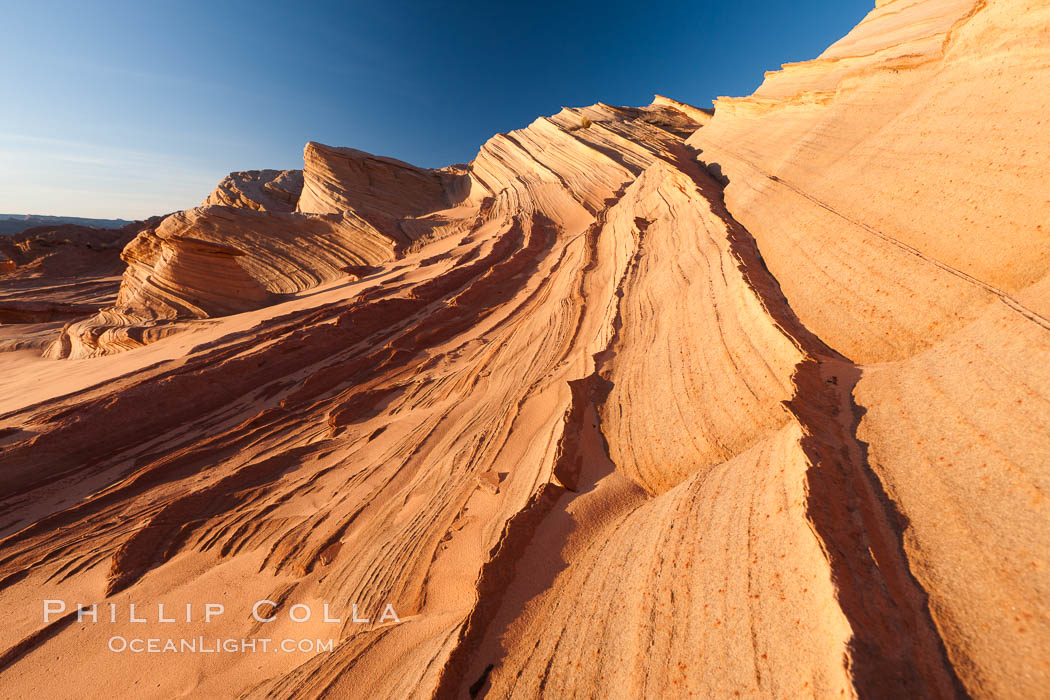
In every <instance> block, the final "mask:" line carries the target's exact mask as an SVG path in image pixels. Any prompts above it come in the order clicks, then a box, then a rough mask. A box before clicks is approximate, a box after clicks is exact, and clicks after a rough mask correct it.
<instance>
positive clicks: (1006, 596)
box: [688, 0, 1050, 697]
mask: <svg viewBox="0 0 1050 700" xmlns="http://www.w3.org/2000/svg"><path fill="white" fill-rule="evenodd" d="M1048 27H1050V7H1047V6H1046V5H1045V4H1042V3H1032V2H1023V1H1022V2H1018V1H1014V0H989V1H988V2H983V1H982V2H974V1H972V0H963V1H960V0H934V1H928V2H914V1H911V0H894V1H892V2H880V3H879V4H878V7H877V8H876V9H875V10H874V11H872V12H871V13H870V14H869V15H868V17H867V18H865V20H864V21H863V22H862V23H861V24H859V25H858V26H857V27H856V28H855V29H854V30H853V31H852V32H850V33H849V35H847V36H846V37H844V38H843V39H842V40H841V41H839V42H837V43H836V44H834V45H833V46H831V47H830V48H829V49H828V50H827V51H825V52H824V53H823V54H822V55H821V56H820V57H819V58H817V59H815V60H813V61H807V62H804V63H796V64H790V65H787V66H785V67H784V69H783V70H782V71H779V72H775V73H769V74H767V75H766V80H765V82H764V83H763V85H762V86H761V87H760V88H759V90H758V91H756V92H755V94H754V95H752V96H750V97H746V98H741V99H720V100H719V101H718V102H717V104H716V113H715V117H714V119H713V120H712V121H711V123H710V124H709V125H707V126H706V127H704V128H703V129H701V130H699V131H698V132H697V133H696V134H695V135H694V136H692V137H691V138H690V139H689V141H688V142H689V144H690V145H691V146H693V147H694V148H696V149H699V154H698V157H699V159H700V160H701V161H702V162H703V163H705V164H706V165H707V166H708V168H709V169H711V170H712V171H714V172H715V173H717V174H719V175H720V176H721V177H723V178H725V179H727V180H728V185H727V187H726V202H727V206H728V208H729V211H730V213H731V214H732V215H733V216H734V217H735V218H736V219H737V220H739V221H740V222H741V223H742V224H744V225H745V226H746V227H747V229H748V231H750V233H751V234H752V235H753V236H754V238H755V240H756V242H757V244H758V247H759V249H760V250H761V252H762V255H763V258H764V260H765V262H766V265H767V266H768V267H769V270H770V271H771V272H772V273H773V274H774V276H776V278H777V280H778V282H779V284H780V287H781V289H782V290H783V292H784V294H785V296H786V298H787V300H788V302H789V303H790V304H791V306H792V308H793V309H794V311H795V313H796V314H798V316H799V318H800V320H801V321H802V322H803V323H804V324H805V325H806V326H807V327H808V328H809V329H811V330H812V331H813V332H814V333H816V334H817V335H819V336H820V337H821V338H822V339H823V340H824V341H825V342H827V343H828V344H829V345H830V346H832V347H833V348H835V349H836V350H838V351H840V352H842V353H843V354H845V355H846V356H848V357H850V358H851V359H853V360H854V361H857V362H860V363H870V364H865V365H864V366H863V374H862V376H861V379H860V381H859V383H858V385H857V388H856V390H855V392H854V398H855V401H856V403H857V404H858V405H859V406H860V407H861V408H862V411H863V416H862V417H861V418H860V420H859V426H858V429H857V435H858V438H859V439H860V440H862V441H863V442H864V443H866V445H867V451H868V452H867V457H868V460H869V463H870V465H871V468H872V470H873V472H874V475H875V476H876V477H877V478H878V479H879V481H880V482H881V483H882V485H883V488H884V489H885V491H886V497H887V498H888V499H889V500H890V501H892V502H893V504H894V507H895V508H896V509H898V510H900V511H901V512H902V514H903V515H902V517H901V518H900V521H899V522H900V527H901V528H902V544H903V548H904V551H905V553H906V556H907V558H908V561H909V565H910V572H911V574H912V576H914V578H915V582H916V584H917V585H918V586H919V587H920V589H921V590H923V591H924V592H925V593H926V595H928V605H929V608H930V611H931V616H932V620H933V622H934V624H935V625H936V628H937V631H938V633H939V635H940V636H941V639H942V640H943V643H944V645H945V649H946V653H947V656H948V658H949V659H950V661H951V663H952V664H953V666H954V667H955V669H956V672H957V674H958V677H959V678H960V681H961V682H962V684H963V686H964V687H965V688H966V689H967V690H968V691H969V692H971V693H972V694H974V695H976V696H988V697H1026V696H1030V695H1032V694H1036V695H1038V694H1040V693H1041V692H1042V691H1041V690H1040V688H1045V687H1046V684H1047V682H1048V679H1050V675H1048V674H1050V668H1048V666H1050V664H1048V661H1047V658H1046V656H1045V655H1040V654H1039V653H1038V652H1037V651H1036V650H1037V649H1038V648H1040V647H1045V645H1046V640H1047V638H1048V635H1050V620H1048V618H1047V610H1048V607H1050V598H1048V594H1050V580H1048V578H1047V573H1046V572H1047V557H1048V553H1050V528H1048V527H1047V522H1048V518H1050V503H1048V502H1047V501H1046V500H1045V499H1044V498H1043V496H1042V494H1044V493H1046V489H1047V487H1048V486H1050V482H1048V477H1050V474H1048V471H1047V468H1046V466H1045V465H1046V455H1047V454H1048V453H1050V430H1048V429H1047V428H1048V422H1047V415H1048V414H1047V411H1046V410H1045V409H1046V407H1047V403H1046V401H1047V396H1048V386H1050V371H1048V369H1047V367H1048V364H1047V360H1048V359H1050V358H1048V355H1047V347H1048V345H1047V342H1048V332H1050V321H1048V320H1047V319H1048V318H1050V294H1048V292H1050V277H1048V271H1050V228H1048V224H1047V222H1048V221H1050V217H1048V214H1050V195H1048V194H1047V192H1048V190H1047V187H1046V182H1047V181H1048V179H1050V139H1048V138H1047V133H1048V125H1050V121H1048V118H1047V107H1048V102H1047V97H1046V96H1047V95H1050V40H1048V39H1050V34H1048V31H1050V29H1048ZM993 630H994V631H993ZM1037 640H1039V641H1037Z"/></svg>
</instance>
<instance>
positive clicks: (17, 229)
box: [0, 214, 131, 234]
mask: <svg viewBox="0 0 1050 700" xmlns="http://www.w3.org/2000/svg"><path fill="white" fill-rule="evenodd" d="M130 223H131V222H130V221H126V220H124V219H87V218H83V217H79V216H45V215H43V214H0V234H11V233H21V232H22V231H25V230H26V229H27V228H33V227H34V226H47V225H49V224H78V225H80V226H95V227H97V228H120V227H121V226H126V225H127V224H130Z"/></svg>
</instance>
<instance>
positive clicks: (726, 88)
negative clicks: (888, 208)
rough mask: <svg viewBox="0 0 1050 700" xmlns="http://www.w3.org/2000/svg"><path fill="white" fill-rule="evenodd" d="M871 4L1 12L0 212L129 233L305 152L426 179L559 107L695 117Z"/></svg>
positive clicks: (144, 7) (158, 6)
mask: <svg viewBox="0 0 1050 700" xmlns="http://www.w3.org/2000/svg"><path fill="white" fill-rule="evenodd" d="M873 6H874V0H795V1H794V2H785V1H784V0H753V1H751V2H732V1H727V0H718V1H707V0H694V1H693V2H684V3H668V4H666V5H664V6H661V5H660V4H659V3H650V2H644V1H643V0H634V1H633V2H619V1H613V2H599V1H597V0H592V1H591V2H576V1H574V0H565V1H564V2H558V3H551V4H549V5H547V4H544V3H540V2H529V3H526V2H522V3H516V4H512V3H508V2H500V1H499V0H490V1H489V2H462V3H447V4H446V3H437V2H418V1H417V2H400V1H397V0H388V1H386V2H384V1H383V0H376V1H375V2H346V3H336V2H305V1H304V2H272V1H270V0H255V1H253V2H241V1H238V0H232V1H224V2H218V1H215V0H212V1H209V2H197V1H196V0H183V1H180V2H166V1H163V0H157V1H154V0H134V1H133V2H123V1H121V2H117V1H113V0H95V1H91V2H84V1H82V0H81V1H79V2H50V1H48V0H0V17H2V18H3V32H2V39H0V212H4V213H8V212H13V213H32V214H55V215H66V216H98V217H120V218H138V217H144V216H148V215H151V214H158V213H166V212H169V211H173V210H177V209H183V208H187V207H190V206H194V205H196V204H198V203H199V202H200V201H201V200H202V199H203V198H204V197H205V196H206V195H207V193H208V192H209V191H210V190H211V189H212V187H213V186H214V185H215V183H216V182H218V180H219V179H221V178H222V176H223V175H225V174H226V173H227V172H230V171H232V170H248V169H256V168H298V167H301V160H302V148H303V145H304V144H305V143H306V141H308V140H314V141H321V142H323V143H329V144H333V145H341V146H353V147H355V148H360V149H363V150H366V151H370V152H373V153H379V154H383V155H390V156H394V157H397V158H401V159H403V160H407V161H409V162H413V163H416V164H419V165H425V166H431V167H439V166H442V165H447V164H449V163H456V162H466V161H469V160H470V159H471V158H472V157H473V156H474V154H475V153H476V152H477V149H478V147H479V146H480V145H481V143H482V142H484V141H485V139H487V138H488V137H489V136H491V135H492V134H494V133H497V132H501V131H508V130H510V129H515V128H518V127H521V126H524V125H526V124H528V123H529V122H531V121H532V120H533V119H535V118H536V117H538V116H540V115H545V114H552V113H554V112H556V111H558V109H559V108H560V107H561V106H563V105H565V106H579V105H585V104H591V103H594V102H597V101H599V100H600V101H603V102H607V103H611V104H625V105H641V104H648V102H649V101H650V99H651V98H652V94H653V93H660V94H664V95H668V96H670V97H673V98H675V99H679V100H683V101H685V102H690V103H693V104H696V105H698V106H704V107H707V106H710V100H711V99H712V98H714V97H716V96H719V95H733V96H737V95H746V94H749V93H750V92H752V91H753V90H754V89H755V88H756V87H757V86H758V84H759V83H760V82H761V81H762V74H763V72H764V71H766V70H773V69H776V68H778V67H779V66H780V64H781V63H785V62H788V61H798V60H805V59H809V58H813V57H815V56H817V55H818V54H819V53H820V52H821V51H823V49H824V48H826V47H827V46H828V45H829V44H831V43H832V42H834V41H835V40H837V39H838V38H839V37H840V36H842V35H843V34H845V33H846V32H847V31H848V30H849V29H850V28H851V27H852V26H853V25H854V24H856V23H857V22H858V21H859V20H860V19H861V18H862V17H863V16H864V15H865V14H866V13H867V12H868V10H870V9H871V8H872V7H873Z"/></svg>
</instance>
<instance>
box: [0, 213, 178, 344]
mask: <svg viewBox="0 0 1050 700" xmlns="http://www.w3.org/2000/svg"><path fill="white" fill-rule="evenodd" d="M39 218H46V217H39ZM161 218H162V217H154V219H152V220H150V221H141V222H134V223H131V224H127V225H125V226H123V227H122V228H119V229H102V228H94V227H89V226H81V225H78V224H48V225H45V226H36V227H33V228H29V229H26V230H24V231H21V232H18V233H14V234H10V235H4V236H0V326H6V328H0V352H3V351H7V350H30V349H32V350H36V351H38V352H39V351H42V350H43V349H44V348H46V347H47V346H48V345H49V344H50V342H51V341H52V340H53V339H54V336H55V334H56V332H57V329H58V328H60V327H61V325H62V323H64V322H70V321H73V320H76V319H83V318H87V317H90V316H91V315H93V314H94V313H96V312H97V311H99V310H100V309H102V308H105V307H107V306H109V305H111V304H113V302H114V301H115V299H116V296H117V291H118V289H119V286H120V275H121V273H122V272H123V271H124V268H125V265H124V263H123V261H122V260H121V258H120V253H121V249H122V248H123V247H124V246H125V245H127V244H128V242H129V241H131V240H132V239H133V238H134V237H135V235H136V234H137V233H138V232H140V231H142V230H143V229H145V228H148V227H150V226H153V225H156V224H157V223H158V222H159V221H160V219H161Z"/></svg>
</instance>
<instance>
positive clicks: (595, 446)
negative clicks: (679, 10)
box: [0, 0, 1050, 698]
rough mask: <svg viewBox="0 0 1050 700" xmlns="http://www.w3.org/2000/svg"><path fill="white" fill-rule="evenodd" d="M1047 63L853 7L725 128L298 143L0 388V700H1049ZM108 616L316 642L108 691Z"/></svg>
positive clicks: (627, 113)
mask: <svg viewBox="0 0 1050 700" xmlns="http://www.w3.org/2000/svg"><path fill="white" fill-rule="evenodd" d="M1048 26H1050V16H1048V15H1047V12H1046V11H1045V10H1044V9H1043V8H1041V7H1038V6H1034V5H1026V4H1025V3H1024V2H1020V1H1019V0H988V2H983V1H982V2H974V1H973V0H970V1H967V2H962V1H958V0H929V1H927V2H916V1H913V0H891V1H889V2H880V3H878V6H877V8H876V9H875V10H874V11H873V12H872V13H871V14H870V15H869V16H868V18H867V19H865V21H864V22H862V23H861V24H860V25H858V27H857V28H856V29H855V30H854V31H853V32H851V33H850V34H849V35H848V36H847V37H846V38H844V39H843V40H842V41H840V42H838V43H836V44H835V45H834V46H832V47H831V48H829V49H828V51H827V52H825V53H824V54H823V55H822V56H821V57H819V58H818V59H816V60H814V61H810V62H805V63H799V64H790V65H788V66H786V67H785V68H784V70H783V71H781V72H777V73H772V74H769V75H768V76H767V79H766V82H765V83H764V84H763V86H762V88H760V89H759V90H758V91H757V92H756V93H755V95H752V96H750V97H748V98H739V99H721V100H719V101H718V103H717V108H716V111H715V114H714V116H713V117H712V116H711V115H710V113H709V112H707V111H704V110H700V109H697V108H694V107H691V106H689V105H685V104H683V103H679V102H676V101H674V100H671V99H669V98H664V97H660V96H657V97H656V98H655V100H654V102H653V103H652V104H650V105H648V106H646V107H641V108H628V107H614V106H610V105H606V104H602V103H599V104H596V105H592V106H590V107H584V108H566V109H563V110H562V111H561V112H559V113H558V114H555V115H553V116H551V117H542V118H540V119H537V120H536V121H535V122H533V123H532V124H530V125H529V126H527V127H526V128H523V129H518V130H516V131H512V132H509V133H505V134H498V135H496V136H494V137H492V138H491V139H490V140H488V141H487V142H486V143H485V144H483V145H482V147H481V149H480V150H479V152H478V154H477V156H476V157H475V158H474V160H473V161H471V162H470V163H469V164H466V165H458V166H450V167H449V168H443V169H438V170H432V169H425V168H418V167H415V166H412V165H410V164H407V163H403V162H401V161H397V160H393V159H390V158H384V157H379V156H373V155H370V154H366V153H363V152H361V151H356V150H353V149H342V148H334V147H329V146H323V145H320V144H315V143H310V144H308V145H307V147H306V150H305V153H304V168H303V171H302V172H301V175H300V174H299V171H249V172H243V173H233V174H231V175H230V176H229V177H228V178H227V179H226V180H224V181H223V182H222V183H220V185H219V187H218V188H217V189H216V190H215V192H213V193H212V194H211V195H210V196H209V197H208V199H207V200H206V201H205V202H204V204H203V205H202V206H201V207H198V208H195V209H191V210H188V211H185V212H180V213H178V214H175V215H172V216H170V217H167V218H165V219H164V220H163V221H155V222H152V223H151V224H150V225H148V226H147V227H146V228H144V229H143V230H142V231H141V232H139V233H138V235H137V236H136V237H135V239H134V240H133V241H131V242H130V243H129V244H128V245H127V247H126V248H125V249H124V251H123V254H122V256H123V260H124V263H125V264H126V268H125V269H124V272H123V278H122V280H121V283H120V289H119V293H117V296H116V298H115V299H112V301H111V303H108V304H107V305H106V308H103V309H102V310H101V311H99V312H98V313H96V314H94V315H92V316H91V317H90V318H85V319H82V320H79V321H76V322H74V323H70V324H68V325H67V327H65V329H64V330H63V331H62V332H61V333H60V334H58V330H57V329H56V328H54V327H52V328H51V332H52V334H53V335H55V334H57V335H58V338H57V340H55V341H54V343H53V344H52V345H51V348H50V350H49V351H48V353H49V355H50V356H52V357H63V358H73V361H71V362H54V361H50V360H46V359H42V358H40V357H34V356H31V355H29V353H7V354H6V355H7V356H8V357H7V358H5V357H4V356H0V362H4V361H5V359H6V362H7V364H5V365H4V368H5V370H9V371H5V372H4V373H2V374H0V389H2V391H0V484H2V488H0V512H2V513H3V514H4V518H3V521H2V522H0V611H2V612H4V614H5V620H6V624H5V625H4V627H3V629H2V630H0V674H3V680H4V687H5V688H10V689H12V690H11V692H12V693H14V694H16V695H21V696H29V695H34V694H35V695H40V694H47V693H52V694H53V693H55V692H59V691H61V690H62V689H64V688H71V687H75V688H77V690H78V692H79V693H81V694H83V695H87V696H101V695H104V694H112V693H113V692H114V689H121V690H122V691H123V690H124V689H126V688H128V687H130V686H132V685H134V680H141V679H143V678H148V679H149V683H148V684H142V683H139V684H138V685H134V688H133V690H132V691H129V692H134V693H135V694H136V695H137V696H142V697H158V698H161V697H164V698H166V697H172V696H176V695H194V696H202V697H204V696H207V697H353V698H356V697H362V698H363V697H398V698H401V697H438V698H462V697H491V698H503V697H522V698H531V697H609V698H638V697H691V696H699V697H731V696H736V695H740V696H748V697H811V696H812V697H827V698H839V697H966V696H972V697H1016V698H1029V697H1037V696H1039V695H1040V694H1041V693H1042V692H1043V691H1044V689H1045V688H1046V687H1050V662H1048V659H1047V657H1046V654H1045V652H1044V650H1045V649H1046V648H1048V647H1050V578H1048V572H1050V539H1048V534H1047V533H1050V506H1048V505H1047V503H1048V501H1047V500H1046V499H1045V497H1044V494H1045V493H1046V491H1047V490H1048V489H1050V469H1048V467H1047V465H1048V464H1050V424H1048V420H1047V416H1050V410H1048V409H1050V370H1048V368H1050V323H1047V320H1046V319H1047V314H1048V312H1050V309H1047V308H1045V307H1046V300H1047V298H1048V296H1047V294H1048V292H1050V286H1048V285H1050V278H1048V272H1050V270H1048V266H1050V259H1048V258H1047V255H1046V250H1047V248H1046V245H1045V244H1046V240H1045V237H1044V233H1045V232H1044V231H1043V228H1044V225H1043V223H1042V222H1043V220H1045V219H1046V217H1047V214H1048V213H1050V200H1047V199H1046V197H1045V196H1044V194H1043V192H1044V187H1043V185H1044V183H1045V181H1046V175H1047V174H1050V173H1047V165H1046V163H1047V162H1048V161H1047V160H1046V157H1045V156H1046V155H1047V153H1046V140H1045V138H1044V137H1043V135H1042V134H1043V132H1042V131H1041V130H1040V128H1039V124H1041V123H1042V120H1043V117H1042V115H1041V111H1040V110H1041V107H1043V106H1045V105H1044V104H1043V103H1045V97H1041V96H1043V95H1046V94H1050V90H1039V89H1038V88H1039V87H1041V86H1044V85H1045V84H1046V80H1047V76H1048V72H1047V71H1048V68H1047V67H1048V66H1050V44H1048V43H1047V42H1046V41H1045V38H1046V28H1047V27H1048ZM1045 86H1046V87H1050V85H1045ZM978 98H979V99H978ZM300 177H301V180H300ZM300 183H301V184H300ZM56 323H57V322H56ZM40 332H43V331H40ZM34 337H35V336H34ZM34 342H36V343H38V344H39V341H34ZM41 596H44V597H46V598H49V599H57V600H64V601H68V602H69V604H70V605H72V604H73V603H74V602H81V603H85V604H93V603H98V604H100V605H102V606H108V605H109V604H114V605H116V606H117V609H118V610H119V611H121V612H119V613H118V615H117V618H116V621H115V622H112V623H108V622H107V623H106V624H99V625H95V624H91V623H88V622H85V621H78V620H77V619H76V616H75V614H73V613H71V612H68V611H67V612H66V613H65V614H64V616H56V617H55V618H54V619H52V620H50V621H48V622H46V623H45V622H42V620H41V617H40V609H39V605H38V604H37V601H38V599H39V598H40V597H41ZM26 600H31V601H33V603H34V604H33V605H30V606H26V605H25V601H26ZM258 600H268V601H273V602H274V603H275V604H276V605H275V607H276V608H277V616H278V620H277V621H276V622H274V623H267V624H263V623H260V622H258V621H256V620H255V619H253V618H252V616H251V614H250V612H251V605H252V603H254V602H255V601H258ZM136 602H138V603H147V604H150V605H155V604H156V603H158V602H163V603H167V604H168V606H169V608H168V609H169V610H170V609H172V608H173V607H178V606H184V605H185V604H186V603H192V604H195V605H198V606H203V605H204V604H205V603H207V602H222V603H223V604H224V605H225V606H226V610H227V613H226V614H225V615H223V616H221V617H220V618H219V619H218V620H217V621H214V622H212V623H210V624H205V623H204V622H202V621H201V619H200V617H199V616H198V617H196V618H194V620H193V621H183V620H180V621H178V622H176V623H171V624H170V625H169V624H165V625H164V627H165V629H164V630H163V635H165V636H166V635H170V636H176V637H194V636H197V635H206V636H208V637H209V638H211V637H223V638H225V637H231V638H249V637H260V636H265V637H269V638H275V639H280V638H282V637H292V638H304V637H318V638H328V637H330V638H333V639H334V640H335V643H334V647H333V649H332V651H331V652H330V653H329V652H316V651H313V652H298V653H293V654H267V655H265V658H260V657H259V656H258V655H253V654H212V655H207V654H198V655H187V654H171V655H163V654H162V655H140V656H134V655H124V656H123V657H121V658H120V659H119V663H114V661H113V659H114V655H113V654H112V653H111V652H109V651H108V650H107V640H109V639H110V638H111V637H112V636H113V635H123V636H126V637H132V636H142V634H144V633H143V632H140V631H139V630H140V629H142V628H143V627H144V626H142V625H137V624H132V623H131V622H130V620H129V616H128V615H127V614H126V613H127V609H128V608H127V606H128V604H130V603H136ZM325 603H327V604H329V605H330V606H331V607H332V608H333V609H334V610H335V611H336V614H337V615H338V616H340V617H341V621H340V622H338V623H326V622H324V621H323V618H322V614H321V610H322V605H324V604H325ZM296 604H297V605H302V606H307V607H309V608H311V609H312V610H313V617H312V618H311V620H310V621H309V622H308V623H302V624H296V623H293V622H292V621H291V620H290V619H289V617H288V612H289V608H290V606H292V605H296ZM355 604H356V605H357V606H358V610H359V612H360V614H361V615H363V616H364V617H367V618H369V619H368V621H367V622H364V623H358V622H354V621H353V620H352V617H351V614H350V610H352V606H353V605H355ZM387 604H389V605H390V606H392V608H393V609H395V610H396V613H397V616H398V619H397V620H396V621H395V620H392V619H389V618H384V617H382V616H381V611H382V610H383V609H384V606H385V605H387ZM101 609H107V608H101ZM180 609H181V607H180ZM198 610H200V607H198ZM154 613H155V611H150V612H147V615H149V616H151V617H153V618H155V617H156V616H155V614H154ZM339 613H342V614H341V615H339ZM151 633H152V632H151Z"/></svg>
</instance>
